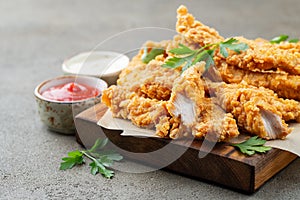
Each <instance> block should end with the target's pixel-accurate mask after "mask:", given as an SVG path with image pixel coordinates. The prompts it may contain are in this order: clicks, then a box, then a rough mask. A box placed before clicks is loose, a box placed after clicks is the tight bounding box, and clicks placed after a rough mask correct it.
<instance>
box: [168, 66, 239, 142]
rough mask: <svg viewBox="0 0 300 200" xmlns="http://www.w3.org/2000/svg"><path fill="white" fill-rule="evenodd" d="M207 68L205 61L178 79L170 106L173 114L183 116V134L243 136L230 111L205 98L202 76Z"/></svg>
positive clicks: (224, 137)
mask: <svg viewBox="0 0 300 200" xmlns="http://www.w3.org/2000/svg"><path fill="white" fill-rule="evenodd" d="M204 68H205V63H204V62H201V63H197V64H196V65H195V66H193V67H191V68H189V69H187V70H186V71H185V72H183V74H182V76H181V77H179V78H178V79H176V81H175V83H174V87H173V90H172V94H171V99H170V100H169V101H168V104H167V109H168V111H169V112H170V114H171V116H173V117H174V118H180V120H181V124H182V127H181V129H182V130H181V131H179V133H180V132H184V131H185V132H186V131H187V132H191V133H192V135H193V136H194V137H196V138H203V137H206V138H207V139H208V140H210V141H226V140H229V139H230V138H232V137H236V136H238V135H239V131H238V128H237V124H236V121H235V119H234V118H233V116H232V115H231V114H230V113H225V111H224V110H223V109H222V108H221V107H219V106H218V105H216V104H215V103H214V102H212V100H211V99H210V98H206V97H205V90H204V82H203V80H202V79H201V75H202V73H203V71H204Z"/></svg>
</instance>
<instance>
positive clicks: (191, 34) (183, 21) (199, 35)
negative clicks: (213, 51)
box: [176, 5, 224, 46]
mask: <svg viewBox="0 0 300 200" xmlns="http://www.w3.org/2000/svg"><path fill="white" fill-rule="evenodd" d="M176 30H177V32H178V33H180V34H182V35H183V36H184V37H185V38H186V39H187V40H191V41H192V42H193V43H198V44H200V45H201V46H205V45H207V44H212V43H217V42H220V41H223V40H224V38H223V37H222V36H220V35H219V33H218V32H217V31H216V30H215V29H213V28H209V27H208V26H206V25H204V24H202V23H201V22H199V21H196V20H195V18H194V17H193V15H191V14H190V13H188V9H187V8H186V7H185V6H183V5H181V6H180V7H179V8H178V9H177V23H176Z"/></svg>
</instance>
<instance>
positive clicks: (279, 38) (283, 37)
mask: <svg viewBox="0 0 300 200" xmlns="http://www.w3.org/2000/svg"><path fill="white" fill-rule="evenodd" d="M288 38H289V36H288V35H280V36H277V37H274V38H273V39H271V40H270V43H272V44H279V43H280V42H285V41H287V39H288ZM288 42H289V43H297V42H299V39H297V38H294V39H290V40H288Z"/></svg>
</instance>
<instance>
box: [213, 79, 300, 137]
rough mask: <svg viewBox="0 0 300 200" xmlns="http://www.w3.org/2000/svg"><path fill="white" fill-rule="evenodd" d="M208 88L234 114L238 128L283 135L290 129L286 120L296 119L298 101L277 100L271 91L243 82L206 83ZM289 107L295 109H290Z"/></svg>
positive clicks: (271, 134)
mask: <svg viewBox="0 0 300 200" xmlns="http://www.w3.org/2000/svg"><path fill="white" fill-rule="evenodd" d="M208 87H209V88H210V91H211V92H213V93H214V94H215V95H216V98H217V101H218V103H219V105H220V106H221V107H222V108H223V109H225V110H226V111H227V112H230V113H232V114H233V116H234V117H235V119H236V120H237V122H238V125H239V126H240V127H241V128H243V129H245V130H246V131H248V132H249V133H251V134H255V135H258V136H259V137H261V138H265V139H277V138H279V139H282V138H285V137H286V135H288V134H289V133H290V132H291V129H290V128H288V125H287V124H286V123H285V120H296V119H298V120H299V114H300V110H299V108H300V104H299V102H296V101H294V100H284V99H280V98H278V97H277V95H276V94H275V93H274V92H273V91H272V90H269V89H266V88H263V87H260V88H257V87H254V86H250V85H248V84H246V83H245V82H242V83H240V84H226V83H224V82H221V83H211V82H209V83H208ZM289 104H291V105H289ZM294 106H296V107H294ZM291 107H293V108H294V109H292V111H291Z"/></svg>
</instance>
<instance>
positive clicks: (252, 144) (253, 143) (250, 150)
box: [231, 136, 272, 156]
mask: <svg viewBox="0 0 300 200" xmlns="http://www.w3.org/2000/svg"><path fill="white" fill-rule="evenodd" d="M265 143H266V140H264V139H262V138H258V136H254V137H251V138H249V139H248V140H246V141H244V142H241V143H238V144H231V146H234V147H237V148H238V149H239V150H240V151H241V152H242V153H243V154H246V155H248V156H252V155H254V154H255V153H256V152H257V153H266V152H267V151H270V150H271V149H272V147H268V146H264V144H265Z"/></svg>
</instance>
